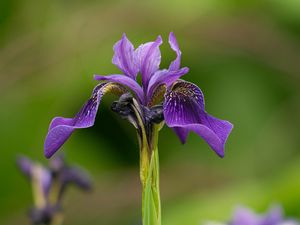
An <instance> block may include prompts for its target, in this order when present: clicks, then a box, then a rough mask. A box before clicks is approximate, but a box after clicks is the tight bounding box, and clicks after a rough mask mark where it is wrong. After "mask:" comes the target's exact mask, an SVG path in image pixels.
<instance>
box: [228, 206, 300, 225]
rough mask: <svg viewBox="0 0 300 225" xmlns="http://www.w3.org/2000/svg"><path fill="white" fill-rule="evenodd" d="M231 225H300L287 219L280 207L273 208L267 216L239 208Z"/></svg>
mask: <svg viewBox="0 0 300 225" xmlns="http://www.w3.org/2000/svg"><path fill="white" fill-rule="evenodd" d="M229 225H299V223H298V222H297V221H295V220H289V219H285V218H284V216H283V212H282V208H281V207H279V206H276V207H273V208H271V209H270V210H269V211H268V212H267V213H266V214H265V215H258V214H256V213H254V212H252V211H251V210H249V209H247V208H243V207H239V208H237V209H236V211H235V213H234V215H233V218H232V220H231V222H230V223H229Z"/></svg>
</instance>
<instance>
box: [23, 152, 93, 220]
mask: <svg viewBox="0 0 300 225" xmlns="http://www.w3.org/2000/svg"><path fill="white" fill-rule="evenodd" d="M17 165H18V166H19V168H20V170H21V171H22V172H23V174H24V175H26V176H27V177H28V178H29V179H30V181H31V183H32V188H33V194H34V200H35V204H34V207H32V208H31V210H30V212H29V216H30V219H31V222H32V224H37V225H38V224H50V223H51V221H52V220H53V218H54V217H55V216H57V215H58V214H61V213H62V208H61V201H62V197H63V194H64V193H65V190H66V188H67V187H68V186H70V184H75V186H77V187H79V188H80V189H83V190H90V189H91V181H90V178H89V176H88V175H87V173H85V172H84V171H82V170H80V169H79V168H76V167H70V166H68V165H67V164H66V163H65V160H64V158H63V156H58V157H56V158H54V159H52V160H51V161H50V162H49V167H47V168H46V167H44V166H42V165H40V164H39V163H36V162H33V161H31V160H30V159H28V158H27V157H25V156H20V157H18V159H17Z"/></svg>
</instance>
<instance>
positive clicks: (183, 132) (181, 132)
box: [172, 127, 189, 144]
mask: <svg viewBox="0 0 300 225" xmlns="http://www.w3.org/2000/svg"><path fill="white" fill-rule="evenodd" d="M172 129H173V131H174V132H175V134H176V135H177V136H178V137H179V140H180V141H181V143H182V144H185V142H186V139H187V136H188V135H189V131H188V129H186V128H182V127H173V128H172Z"/></svg>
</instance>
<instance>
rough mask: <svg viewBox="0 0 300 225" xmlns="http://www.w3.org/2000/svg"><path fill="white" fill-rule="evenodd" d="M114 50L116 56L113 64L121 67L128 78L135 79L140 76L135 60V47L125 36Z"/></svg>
mask: <svg viewBox="0 0 300 225" xmlns="http://www.w3.org/2000/svg"><path fill="white" fill-rule="evenodd" d="M113 49H114V52H115V54H114V56H113V59H112V63H113V64H115V65H116V66H117V67H119V69H120V70H122V71H123V73H124V74H125V75H126V76H128V77H131V78H132V79H135V78H136V76H137V74H138V66H137V63H136V59H135V52H134V47H133V45H132V43H131V42H130V41H129V40H128V38H127V37H126V35H125V34H123V36H122V38H121V40H120V41H118V42H117V43H116V44H115V45H114V47H113Z"/></svg>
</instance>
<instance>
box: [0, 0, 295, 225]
mask: <svg viewBox="0 0 300 225" xmlns="http://www.w3.org/2000/svg"><path fill="white" fill-rule="evenodd" d="M170 31H174V33H175V35H176V36H177V39H178V42H179V44H180V47H181V50H182V52H183V62H182V65H184V66H188V67H189V68H190V73H189V74H188V75H186V76H185V79H186V80H189V81H192V82H195V83H196V84H198V85H199V86H200V87H201V89H202V90H203V92H204V94H205V98H206V109H207V111H208V112H209V113H210V114H212V115H214V116H216V117H219V118H223V119H227V120H229V121H231V122H232V123H233V124H234V125H235V127H234V130H233V132H232V134H231V136H230V137H229V139H228V143H227V145H226V156H225V158H224V159H220V158H218V157H217V156H216V155H215V154H214V153H213V151H211V150H210V149H209V147H208V145H206V144H205V143H204V141H203V140H201V139H200V138H199V137H198V136H196V135H195V134H191V135H190V136H189V138H188V141H187V144H186V145H184V146H183V145H181V144H180V142H179V140H178V139H177V137H176V136H175V134H174V133H173V132H172V131H171V130H170V129H168V128H167V127H164V129H163V130H162V132H161V134H160V141H159V150H160V159H161V189H162V191H161V194H162V204H163V205H162V207H163V224H164V225H198V224H201V223H202V222H203V221H205V220H208V219H209V220H228V219H229V218H230V216H231V213H232V211H233V209H234V208H235V207H236V206H237V205H240V204H242V205H247V206H250V207H252V208H254V209H255V210H257V211H258V212H262V211H265V210H266V209H267V208H268V206H269V205H270V204H272V203H281V204H282V205H283V206H284V208H285V211H286V214H287V215H288V216H293V217H299V218H300V207H299V206H300V179H299V176H300V175H299V174H300V173H299V172H300V132H299V127H300V117H299V115H300V104H299V103H300V102H299V97H300V88H299V86H300V2H299V1H298V0H285V1H282V0H265V1H261V0H243V1H238V0H185V1H179V0H173V1H158V0H153V1H137V0H136V1H129V0H128V1H121V0H119V1H113V0H112V1H108V0H106V1H96V0H86V1H83V0H73V1H71V0H52V1H46V0H45V1H34V0H26V1H22V0H11V1H10V0H1V1H0V107H1V108H0V124H1V128H0V151H1V157H0V178H1V185H0V224H3V225H7V224H8V225H14V224H17V225H20V224H29V223H28V219H27V217H26V213H27V209H28V208H29V207H30V206H31V204H32V202H33V201H32V196H31V190H30V185H29V183H28V182H27V180H26V179H25V178H24V177H23V176H22V175H21V174H20V172H19V171H18V170H17V168H16V164H15V158H16V155H17V154H25V155H28V156H30V157H32V158H33V159H36V160H41V161H43V162H44V163H46V162H47V160H46V159H45V158H44V156H43V141H44V138H45V135H46V133H47V129H48V125H49V122H50V120H51V119H52V118H53V117H54V116H57V115H61V116H66V117H71V116H73V115H74V114H75V113H76V112H77V111H78V109H79V108H80V107H81V105H82V104H83V103H84V101H85V100H86V99H87V98H88V97H89V96H90V93H91V91H92V89H93V87H94V86H95V85H96V84H97V82H96V81H94V80H93V74H94V73H98V74H111V73H114V72H117V71H118V70H117V68H116V67H115V66H114V65H112V64H111V58H112V55H113V52H112V46H113V44H114V43H115V42H116V41H117V40H119V39H120V37H121V35H122V33H123V32H126V34H127V36H128V37H129V39H130V40H131V41H132V42H133V43H134V45H135V47H136V46H138V45H139V44H140V43H143V42H147V41H151V40H154V39H155V38H156V36H157V35H159V34H161V35H162V36H163V38H164V45H163V46H162V47H161V50H162V64H161V67H166V66H168V65H169V63H170V61H171V60H173V59H174V57H175V54H174V53H173V52H172V51H171V50H170V48H169V46H168V44H167V37H168V33H169V32H170ZM113 100H114V98H113V96H106V97H105V99H104V101H103V103H102V105H101V107H100V110H99V113H98V117H97V122H96V125H95V126H94V127H93V128H91V129H84V130H80V131H76V132H75V133H74V134H73V136H72V138H71V139H70V140H69V141H68V142H67V143H66V144H65V145H64V150H63V151H64V152H65V154H66V156H67V158H68V160H69V161H70V163H75V164H80V165H81V166H82V167H84V168H86V169H87V170H89V171H90V173H91V174H92V176H93V180H94V191H93V192H92V193H90V194H85V193H81V192H79V191H78V190H76V189H72V190H71V189H70V192H69V193H68V194H67V198H66V199H65V202H64V208H65V212H66V217H65V225H69V224H72V225H81V224H82V225H83V224H85V225H86V224H91V225H93V224H99V225H100V224H101V225H102V224H103V225H120V224H122V225H137V224H138V222H139V218H140V214H141V212H140V198H141V197H140V195H141V193H140V184H139V175H138V145H137V140H136V135H135V131H134V129H133V127H132V126H130V125H129V124H128V123H127V122H126V121H123V120H122V119H120V118H119V117H118V116H117V115H116V114H114V113H113V112H111V111H110V104H111V102H112V101H113Z"/></svg>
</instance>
